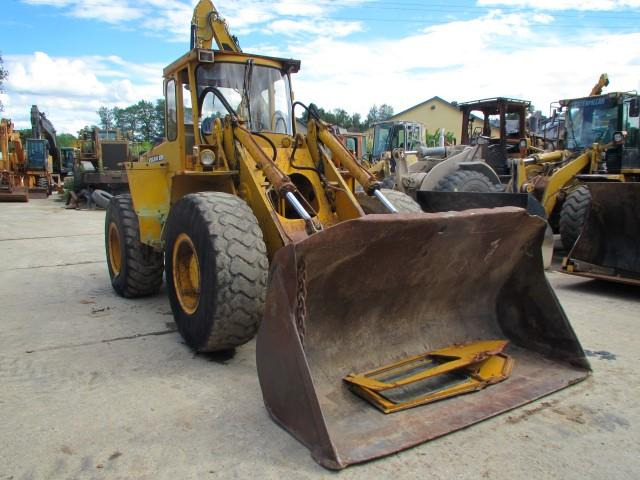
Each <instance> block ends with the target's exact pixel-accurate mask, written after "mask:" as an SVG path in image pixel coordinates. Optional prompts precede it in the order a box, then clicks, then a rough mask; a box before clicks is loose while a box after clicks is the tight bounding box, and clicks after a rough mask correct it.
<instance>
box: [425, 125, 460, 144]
mask: <svg viewBox="0 0 640 480" xmlns="http://www.w3.org/2000/svg"><path fill="white" fill-rule="evenodd" d="M440 131H441V129H440V128H439V129H438V130H436V131H435V132H433V133H429V131H428V130H425V132H424V136H425V143H426V145H427V147H435V146H437V145H439V143H440ZM455 140H456V137H455V135H454V134H453V133H452V132H446V133H445V134H444V141H445V143H447V144H449V145H453V144H454V143H455Z"/></svg>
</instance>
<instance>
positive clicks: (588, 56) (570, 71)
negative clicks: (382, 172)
mask: <svg viewBox="0 0 640 480" xmlns="http://www.w3.org/2000/svg"><path fill="white" fill-rule="evenodd" d="M548 21H549V18H547V17H546V16H545V17H544V18H541V19H537V20H536V19H534V18H532V17H531V16H526V15H520V14H510V15H505V14H501V13H498V12H492V13H490V14H488V15H485V16H484V17H481V18H477V19H474V20H470V21H466V22H450V23H446V24H443V25H438V26H435V27H430V28H427V29H425V30H424V31H423V32H419V33H416V34H413V35H408V36H406V37H404V38H401V39H398V40H388V39H387V40H385V39H380V40H378V41H375V42H369V43H366V44H365V43H356V42H349V41H347V40H342V41H335V40H332V39H324V38H320V39H317V40H315V41H313V42H311V43H309V44H298V45H295V46H292V47H291V48H290V51H289V53H290V54H291V55H292V56H294V57H297V58H300V59H301V60H302V69H301V72H300V73H299V74H298V75H297V78H296V79H295V80H294V82H293V84H294V89H295V92H296V98H297V99H298V100H301V101H303V102H305V103H307V102H315V103H317V104H318V105H320V106H322V107H323V108H325V109H327V108H328V109H333V108H344V109H345V110H347V111H349V112H352V113H353V112H359V113H361V114H363V115H366V113H367V111H368V109H369V107H370V106H371V105H373V104H374V103H375V104H378V105H380V104H381V103H387V104H390V105H392V106H393V107H394V108H395V111H396V112H399V111H401V110H404V109H406V108H409V107H411V106H413V105H415V104H417V103H420V102H422V101H424V100H426V99H428V98H430V97H432V96H434V95H438V96H440V97H443V98H445V99H447V100H450V101H451V100H456V101H468V100H474V99H478V98H486V97H493V96H500V95H501V96H509V97H514V98H523V99H529V100H532V101H533V103H534V105H535V106H536V107H537V108H538V109H541V110H542V111H543V112H545V113H548V108H549V104H550V103H551V102H552V101H555V100H558V99H560V98H568V97H576V96H582V95H587V94H588V93H589V91H590V90H591V87H592V86H593V84H594V83H595V82H596V80H597V78H598V76H599V75H600V73H602V72H607V73H608V74H609V77H610V78H611V85H610V87H609V90H610V91H614V90H623V91H624V90H631V89H640V81H639V80H638V79H640V33H632V34H602V35H595V34H583V35H575V34H574V35H573V36H571V37H561V38H558V37H556V36H555V35H553V34H550V33H551V32H549V31H547V30H545V35H539V34H538V33H537V32H536V29H535V24H534V23H532V22H543V23H548ZM461 32H464V34H461ZM336 52H339V54H336ZM593 59H597V62H594V61H593Z"/></svg>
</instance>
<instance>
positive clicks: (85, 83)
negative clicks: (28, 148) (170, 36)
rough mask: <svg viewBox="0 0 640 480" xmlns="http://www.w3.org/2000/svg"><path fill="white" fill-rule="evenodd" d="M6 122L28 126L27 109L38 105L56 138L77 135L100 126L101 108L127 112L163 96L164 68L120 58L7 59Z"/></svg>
mask: <svg viewBox="0 0 640 480" xmlns="http://www.w3.org/2000/svg"><path fill="white" fill-rule="evenodd" d="M4 60H5V63H6V67H7V70H8V71H9V72H10V75H9V77H8V79H7V80H6V85H5V87H6V94H5V95H4V98H3V99H2V103H3V104H5V111H4V112H3V115H4V116H8V117H10V118H12V119H13V121H14V123H16V125H17V126H18V127H19V128H27V127H29V125H30V121H29V109H30V107H31V105H32V104H37V105H38V107H39V108H40V110H41V111H44V112H46V113H47V117H48V118H49V119H50V120H51V121H52V122H53V124H54V126H55V127H56V129H57V130H58V131H59V132H69V133H75V132H76V131H77V130H79V129H80V128H82V127H83V126H85V125H88V124H93V123H96V122H97V121H98V117H97V115H96V113H95V112H96V110H97V109H98V108H99V107H100V106H102V105H107V106H119V107H125V106H128V105H131V104H132V103H135V102H137V101H138V100H141V99H145V100H155V99H157V98H160V97H161V96H162V73H161V72H162V66H161V65H159V64H143V65H139V64H133V63H129V62H126V61H125V60H123V59H122V58H120V57H117V56H111V57H100V56H90V57H77V58H67V57H51V56H49V55H47V54H46V53H43V52H35V53H34V54H33V55H6V56H5V57H4Z"/></svg>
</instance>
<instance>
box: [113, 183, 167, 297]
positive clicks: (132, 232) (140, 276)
mask: <svg viewBox="0 0 640 480" xmlns="http://www.w3.org/2000/svg"><path fill="white" fill-rule="evenodd" d="M104 228H105V232H104V233H105V249H106V253H107V266H108V268H109V276H110V277H111V286H112V287H113V289H114V290H115V291H116V293H117V294H118V295H120V296H122V297H126V298H136V297H144V296H147V295H152V294H154V293H156V292H157V291H158V290H159V289H160V286H161V285H162V273H163V270H164V266H163V263H162V253H161V252H156V251H155V250H153V249H152V248H151V247H149V246H147V245H143V244H142V243H140V233H139V227H138V216H137V215H136V212H135V210H134V209H133V203H132V202H131V195H118V196H115V197H113V198H111V201H110V202H109V205H107V212H106V215H105V226H104Z"/></svg>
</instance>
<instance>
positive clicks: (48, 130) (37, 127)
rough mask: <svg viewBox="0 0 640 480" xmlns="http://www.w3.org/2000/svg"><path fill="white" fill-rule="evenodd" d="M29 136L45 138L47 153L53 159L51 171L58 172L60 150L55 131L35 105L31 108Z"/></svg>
mask: <svg viewBox="0 0 640 480" xmlns="http://www.w3.org/2000/svg"><path fill="white" fill-rule="evenodd" d="M31 136H32V138H37V139H41V138H45V139H46V140H47V142H49V153H50V154H51V158H53V171H54V172H55V173H59V172H60V165H61V164H60V150H59V149H58V141H57V137H56V129H55V128H54V126H53V124H52V123H51V121H50V120H49V119H48V118H47V117H46V116H45V114H44V113H42V112H41V111H40V110H38V106H37V105H32V106H31Z"/></svg>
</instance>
